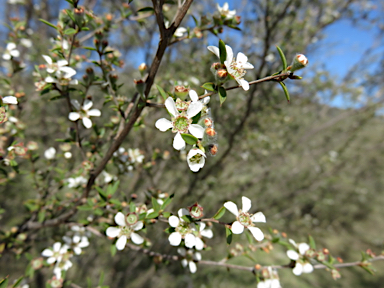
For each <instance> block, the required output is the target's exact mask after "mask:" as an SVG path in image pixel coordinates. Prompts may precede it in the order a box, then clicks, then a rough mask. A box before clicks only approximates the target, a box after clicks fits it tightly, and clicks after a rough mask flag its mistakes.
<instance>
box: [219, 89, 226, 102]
mask: <svg viewBox="0 0 384 288" xmlns="http://www.w3.org/2000/svg"><path fill="white" fill-rule="evenodd" d="M219 96H220V106H221V105H223V103H224V101H225V100H226V99H227V91H226V90H225V88H224V87H220V88H219Z"/></svg>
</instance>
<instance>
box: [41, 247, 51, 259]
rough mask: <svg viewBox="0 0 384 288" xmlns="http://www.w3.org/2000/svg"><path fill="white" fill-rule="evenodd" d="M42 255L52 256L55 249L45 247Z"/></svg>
mask: <svg viewBox="0 0 384 288" xmlns="http://www.w3.org/2000/svg"><path fill="white" fill-rule="evenodd" d="M41 255H42V256H44V257H51V256H52V255H53V251H52V250H51V249H44V250H43V252H41Z"/></svg>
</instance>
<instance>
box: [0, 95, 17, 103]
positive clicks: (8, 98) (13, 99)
mask: <svg viewBox="0 0 384 288" xmlns="http://www.w3.org/2000/svg"><path fill="white" fill-rule="evenodd" d="M2 100H3V104H17V98H16V97H15V96H5V97H3V99H2Z"/></svg>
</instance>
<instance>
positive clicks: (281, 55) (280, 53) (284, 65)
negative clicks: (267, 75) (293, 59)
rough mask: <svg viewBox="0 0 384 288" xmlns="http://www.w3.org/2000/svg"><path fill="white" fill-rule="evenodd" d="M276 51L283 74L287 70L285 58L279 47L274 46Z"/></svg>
mask: <svg viewBox="0 0 384 288" xmlns="http://www.w3.org/2000/svg"><path fill="white" fill-rule="evenodd" d="M276 49H277V51H278V52H279V55H280V58H281V61H282V62H283V72H285V71H286V70H287V59H286V58H285V55H284V52H283V50H281V49H280V47H279V46H277V45H276Z"/></svg>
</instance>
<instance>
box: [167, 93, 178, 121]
mask: <svg viewBox="0 0 384 288" xmlns="http://www.w3.org/2000/svg"><path fill="white" fill-rule="evenodd" d="M164 104H165V107H166V108H167V110H168V112H169V113H171V114H172V115H173V116H174V117H176V116H177V115H179V111H177V108H176V104H175V101H174V100H173V99H172V98H171V97H168V98H167V100H165V103H164Z"/></svg>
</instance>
